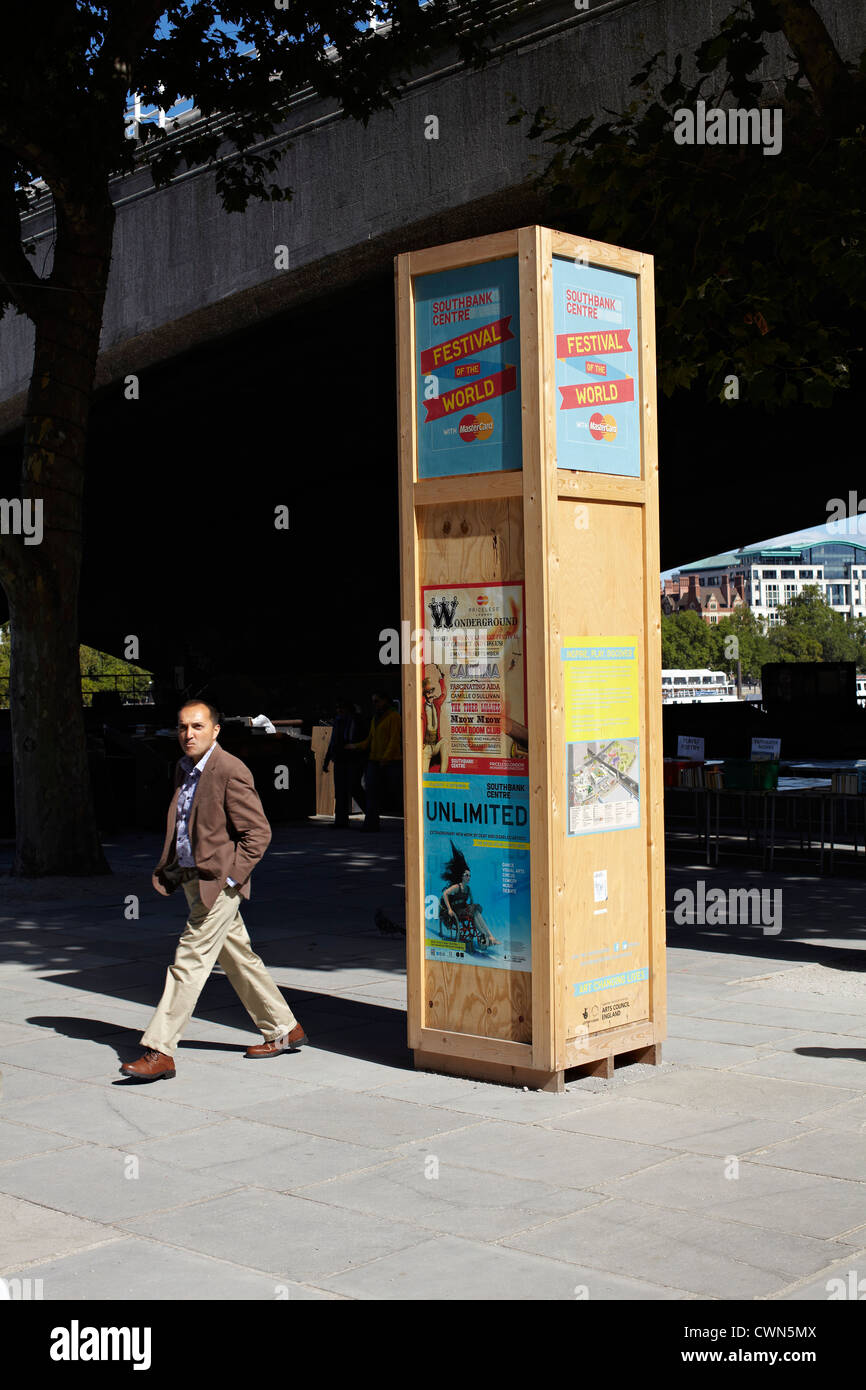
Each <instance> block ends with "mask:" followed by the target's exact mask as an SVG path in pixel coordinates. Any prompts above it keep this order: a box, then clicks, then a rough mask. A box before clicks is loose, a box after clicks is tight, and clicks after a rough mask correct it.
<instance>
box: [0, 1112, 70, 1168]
mask: <svg viewBox="0 0 866 1390" xmlns="http://www.w3.org/2000/svg"><path fill="white" fill-rule="evenodd" d="M74 1142H75V1141H74V1140H72V1139H69V1138H68V1137H66V1136H64V1135H62V1134H49V1133H48V1132H47V1131H46V1130H44V1129H33V1128H32V1126H30V1125H27V1124H16V1122H15V1121H14V1120H9V1119H0V1170H2V1165H3V1164H4V1163H8V1162H10V1161H11V1160H12V1159H16V1158H26V1157H27V1156H28V1155H31V1154H39V1153H49V1152H51V1150H52V1149H67V1148H70V1147H72V1145H73V1144H74Z"/></svg>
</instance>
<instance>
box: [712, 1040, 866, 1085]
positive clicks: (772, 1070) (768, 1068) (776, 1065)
mask: <svg viewBox="0 0 866 1390" xmlns="http://www.w3.org/2000/svg"><path fill="white" fill-rule="evenodd" d="M864 1063H866V1042H862V1043H861V1044H860V1045H859V1046H858V1045H857V1042H856V1041H855V1040H854V1039H852V1040H851V1042H841V1040H840V1038H839V1036H838V1035H836V1036H832V1035H831V1036H828V1035H827V1034H824V1033H822V1034H818V1035H815V1034H811V1035H810V1034H808V1033H806V1034H802V1033H800V1034H798V1035H797V1037H796V1039H795V1040H792V1042H791V1043H790V1044H789V1045H788V1046H787V1047H786V1048H785V1049H784V1050H779V1051H776V1052H768V1053H766V1054H765V1055H764V1056H763V1057H758V1058H752V1060H751V1061H750V1062H747V1063H745V1064H742V1065H739V1066H738V1067H737V1070H738V1072H740V1074H741V1075H743V1076H773V1077H780V1078H781V1079H783V1080H786V1081H812V1082H816V1083H817V1084H819V1085H822V1086H827V1087H828V1088H833V1087H836V1088H841V1089H842V1090H858V1091H861V1092H863V1091H866V1066H864Z"/></svg>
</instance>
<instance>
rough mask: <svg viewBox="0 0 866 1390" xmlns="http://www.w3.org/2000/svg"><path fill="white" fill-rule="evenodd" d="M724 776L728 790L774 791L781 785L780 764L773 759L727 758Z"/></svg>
mask: <svg viewBox="0 0 866 1390" xmlns="http://www.w3.org/2000/svg"><path fill="white" fill-rule="evenodd" d="M722 776H723V778H724V785H725V789H726V790H728V791H741V792H755V791H769V792H774V791H775V790H776V788H777V787H778V785H779V764H778V761H775V760H771V759H766V760H764V761H759V760H757V759H756V760H754V761H753V760H752V759H751V758H725V761H724V763H723V764H722Z"/></svg>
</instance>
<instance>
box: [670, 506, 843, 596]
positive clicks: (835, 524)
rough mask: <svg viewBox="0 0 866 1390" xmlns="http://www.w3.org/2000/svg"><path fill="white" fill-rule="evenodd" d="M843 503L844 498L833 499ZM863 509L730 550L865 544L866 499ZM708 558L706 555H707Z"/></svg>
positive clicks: (691, 562) (673, 571) (682, 566)
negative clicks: (827, 543)
mask: <svg viewBox="0 0 866 1390" xmlns="http://www.w3.org/2000/svg"><path fill="white" fill-rule="evenodd" d="M834 500H838V501H839V502H842V503H844V502H845V499H844V498H839V499H834ZM862 506H863V511H862V512H861V513H860V514H859V515H858V516H849V517H846V518H843V519H842V520H841V521H825V522H824V523H823V524H822V525H820V526H807V527H805V528H804V529H803V530H801V531H788V532H787V533H786V534H785V535H784V536H773V537H772V538H771V539H770V540H759V541H747V542H746V543H745V546H744V547H740V546H732V547H731V550H738V549H741V548H746V549H749V548H751V547H753V546H756V545H764V546H772V545H788V544H793V543H797V542H811V543H812V544H813V545H818V544H820V543H821V541H844V540H852V541H859V543H860V544H861V545H866V499H864V501H863V503H862ZM704 558H705V557H704V556H698V557H697V558H696V559H694V560H685V561H683V563H682V564H680V565H675V566H674V568H673V569H669V570H662V575H661V577H662V579H670V578H672V577H673V575H675V574H678V573H679V571H680V570H681V569H688V567H689V565H696V564H698V563H699V562H700V560H702V559H704ZM707 558H708V557H707Z"/></svg>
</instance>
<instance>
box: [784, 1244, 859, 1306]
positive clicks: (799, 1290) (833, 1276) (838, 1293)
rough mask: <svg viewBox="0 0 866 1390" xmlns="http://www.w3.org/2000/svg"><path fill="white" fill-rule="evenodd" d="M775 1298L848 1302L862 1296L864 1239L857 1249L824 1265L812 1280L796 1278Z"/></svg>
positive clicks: (790, 1300)
mask: <svg viewBox="0 0 866 1390" xmlns="http://www.w3.org/2000/svg"><path fill="white" fill-rule="evenodd" d="M778 1297H779V1298H780V1299H781V1300H783V1301H785V1302H792V1301H794V1300H796V1301H797V1302H800V1301H801V1300H803V1301H810V1302H821V1303H839V1302H846V1303H847V1302H851V1301H852V1300H855V1299H856V1301H857V1302H858V1303H861V1302H863V1300H864V1299H866V1240H864V1241H863V1243H862V1244H861V1245H860V1246H859V1248H858V1249H857V1250H852V1251H850V1253H848V1254H846V1255H845V1256H843V1258H842V1259H841V1260H836V1261H835V1263H833V1264H831V1265H827V1266H826V1267H825V1268H824V1269H822V1270H821V1273H820V1274H819V1275H818V1277H817V1278H816V1279H807V1280H800V1282H799V1283H797V1284H796V1285H795V1286H794V1287H793V1288H791V1289H788V1290H786V1291H785V1292H784V1293H781V1294H779V1295H778Z"/></svg>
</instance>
